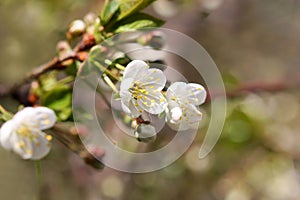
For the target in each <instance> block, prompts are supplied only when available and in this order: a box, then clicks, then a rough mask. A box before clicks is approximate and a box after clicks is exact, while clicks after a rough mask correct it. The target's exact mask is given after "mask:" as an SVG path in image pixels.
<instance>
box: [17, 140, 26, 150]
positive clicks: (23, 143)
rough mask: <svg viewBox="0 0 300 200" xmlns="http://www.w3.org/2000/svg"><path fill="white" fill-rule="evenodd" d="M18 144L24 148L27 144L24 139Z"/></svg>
mask: <svg viewBox="0 0 300 200" xmlns="http://www.w3.org/2000/svg"><path fill="white" fill-rule="evenodd" d="M18 145H19V147H20V148H22V149H24V148H25V147H26V144H25V142H24V141H20V142H19V144H18Z"/></svg>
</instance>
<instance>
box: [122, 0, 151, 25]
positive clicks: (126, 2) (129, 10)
mask: <svg viewBox="0 0 300 200" xmlns="http://www.w3.org/2000/svg"><path fill="white" fill-rule="evenodd" d="M154 1H155V0H119V3H120V15H119V16H118V20H121V19H124V18H125V17H127V16H129V15H132V14H134V13H137V12H139V11H141V10H142V9H144V8H146V7H147V6H149V5H150V4H151V3H152V2H154Z"/></svg>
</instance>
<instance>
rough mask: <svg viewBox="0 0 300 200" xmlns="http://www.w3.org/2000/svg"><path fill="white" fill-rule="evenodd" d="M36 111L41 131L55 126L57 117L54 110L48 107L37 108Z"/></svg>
mask: <svg viewBox="0 0 300 200" xmlns="http://www.w3.org/2000/svg"><path fill="white" fill-rule="evenodd" d="M34 111H35V116H36V119H37V120H38V121H39V127H40V129H41V130H45V129H48V128H51V127H52V126H53V125H54V124H55V122H56V115H55V113H54V111H53V110H51V109H49V108H46V107H36V108H34Z"/></svg>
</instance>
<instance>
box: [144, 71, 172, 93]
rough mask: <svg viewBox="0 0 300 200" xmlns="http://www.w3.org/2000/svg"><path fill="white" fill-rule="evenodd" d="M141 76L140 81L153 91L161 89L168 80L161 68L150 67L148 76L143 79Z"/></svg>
mask: <svg viewBox="0 0 300 200" xmlns="http://www.w3.org/2000/svg"><path fill="white" fill-rule="evenodd" d="M141 78H142V77H141ZM141 78H140V81H141V83H143V85H144V86H145V87H146V89H147V90H153V91H154V90H156V91H161V90H162V89H163V88H164V87H165V85H166V82H167V78H166V76H165V75H164V73H163V72H162V71H161V70H159V69H149V70H148V72H147V74H146V76H145V77H144V78H142V79H141Z"/></svg>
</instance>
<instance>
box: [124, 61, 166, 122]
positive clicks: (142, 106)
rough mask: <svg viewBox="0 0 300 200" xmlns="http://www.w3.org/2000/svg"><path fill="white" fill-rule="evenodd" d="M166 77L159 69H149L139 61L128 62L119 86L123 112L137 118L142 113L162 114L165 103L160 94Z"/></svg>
mask: <svg viewBox="0 0 300 200" xmlns="http://www.w3.org/2000/svg"><path fill="white" fill-rule="evenodd" d="M165 84H166V77H165V75H164V74H163V72H162V71H161V70H159V69H152V68H151V69H149V66H148V65H147V64H146V63H145V62H144V61H141V60H133V61H132V62H130V63H129V64H128V65H127V67H126V69H125V71H124V75H123V80H122V82H121V85H120V96H121V102H122V108H123V110H124V112H126V113H128V114H129V115H131V116H132V117H138V116H139V115H141V114H142V112H143V111H147V112H149V113H150V114H160V113H162V112H163V111H164V110H165V108H166V106H167V101H166V99H165V97H164V96H163V95H162V94H161V90H162V89H163V88H164V86H165Z"/></svg>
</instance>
